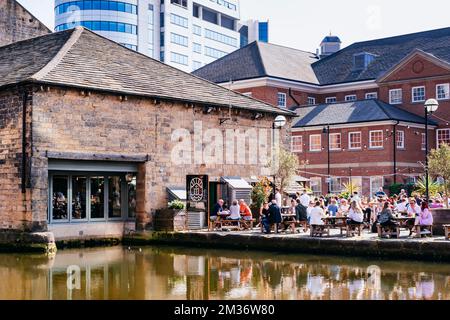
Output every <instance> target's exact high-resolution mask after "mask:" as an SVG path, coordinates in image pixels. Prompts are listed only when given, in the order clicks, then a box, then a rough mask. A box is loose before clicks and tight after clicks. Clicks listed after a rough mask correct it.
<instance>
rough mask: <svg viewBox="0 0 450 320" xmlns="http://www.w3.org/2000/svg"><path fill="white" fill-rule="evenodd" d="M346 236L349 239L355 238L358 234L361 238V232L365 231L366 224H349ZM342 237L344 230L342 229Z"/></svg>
mask: <svg viewBox="0 0 450 320" xmlns="http://www.w3.org/2000/svg"><path fill="white" fill-rule="evenodd" d="M345 229H346V236H347V238H350V237H354V236H355V234H358V237H361V232H362V230H363V229H364V224H362V223H361V224H348V225H347V226H346V228H345ZM341 235H342V229H341Z"/></svg>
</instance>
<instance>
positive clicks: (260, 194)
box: [251, 177, 272, 210]
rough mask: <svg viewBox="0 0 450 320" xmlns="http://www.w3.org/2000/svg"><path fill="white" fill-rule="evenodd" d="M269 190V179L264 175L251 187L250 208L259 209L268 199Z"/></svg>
mask: <svg viewBox="0 0 450 320" xmlns="http://www.w3.org/2000/svg"><path fill="white" fill-rule="evenodd" d="M271 191H272V189H271V187H270V181H269V179H267V178H266V177H264V178H262V179H261V180H260V181H258V182H257V183H256V184H255V186H254V187H253V189H252V195H251V196H252V208H253V209H255V210H259V209H260V208H261V207H262V206H263V204H264V202H265V201H267V200H268V198H269V196H270V192H271Z"/></svg>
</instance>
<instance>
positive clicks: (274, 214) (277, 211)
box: [262, 199, 282, 234]
mask: <svg viewBox="0 0 450 320" xmlns="http://www.w3.org/2000/svg"><path fill="white" fill-rule="evenodd" d="M267 213H268V215H267V216H266V218H265V219H263V221H262V222H263V225H264V230H265V233H266V234H269V233H271V226H272V225H274V224H276V225H278V224H279V223H281V220H282V219H281V208H280V207H279V206H278V204H277V201H276V200H275V199H274V200H272V204H271V205H270V207H269V209H268V212H267ZM276 230H277V233H278V228H276Z"/></svg>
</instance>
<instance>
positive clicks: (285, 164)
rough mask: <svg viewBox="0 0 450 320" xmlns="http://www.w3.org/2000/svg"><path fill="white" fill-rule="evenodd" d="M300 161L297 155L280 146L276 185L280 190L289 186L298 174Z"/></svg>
mask: <svg viewBox="0 0 450 320" xmlns="http://www.w3.org/2000/svg"><path fill="white" fill-rule="evenodd" d="M298 167H299V161H298V157H297V155H295V154H293V153H292V152H290V151H288V150H286V149H285V148H283V147H280V149H279V151H278V166H277V168H275V173H274V174H275V185H276V186H277V187H279V188H280V192H281V193H283V191H284V190H285V189H286V188H288V187H289V185H290V184H291V182H292V180H293V179H294V177H295V176H296V175H297V170H298Z"/></svg>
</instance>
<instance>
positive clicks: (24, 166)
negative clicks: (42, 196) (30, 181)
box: [21, 89, 28, 193]
mask: <svg viewBox="0 0 450 320" xmlns="http://www.w3.org/2000/svg"><path fill="white" fill-rule="evenodd" d="M22 94H23V96H22V183H21V187H22V193H25V192H26V188H27V185H26V179H27V155H26V151H27V103H28V92H27V90H26V89H25V90H24V91H23V93H22Z"/></svg>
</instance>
